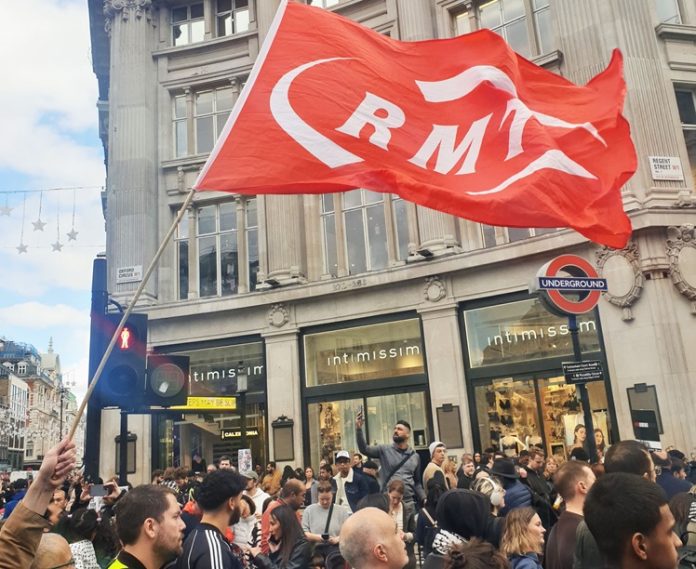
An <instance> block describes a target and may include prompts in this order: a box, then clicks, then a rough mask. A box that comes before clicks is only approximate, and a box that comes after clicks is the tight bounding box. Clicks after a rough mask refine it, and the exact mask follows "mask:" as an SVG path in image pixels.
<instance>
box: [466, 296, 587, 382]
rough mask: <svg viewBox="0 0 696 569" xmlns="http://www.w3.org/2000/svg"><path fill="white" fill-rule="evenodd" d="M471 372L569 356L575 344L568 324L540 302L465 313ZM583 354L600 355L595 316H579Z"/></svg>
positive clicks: (505, 305) (528, 302) (518, 302)
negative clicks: (491, 366) (490, 366)
mask: <svg viewBox="0 0 696 569" xmlns="http://www.w3.org/2000/svg"><path fill="white" fill-rule="evenodd" d="M464 326H465V328H466V340H467V344H468V347H469V362H470V366H471V367H472V368H476V367H485V366H489V365H500V364H509V363H517V362H523V361H528V360H532V359H543V358H553V357H559V356H570V355H572V353H573V344H572V340H571V336H570V330H569V329H568V320H567V319H566V318H561V317H559V316H555V315H553V314H551V313H550V312H548V311H547V310H546V309H545V308H544V307H543V305H542V304H541V303H540V302H539V301H538V300H537V299H531V298H530V299H525V300H520V301H517V302H509V303H505V304H498V305H495V306H487V307H485V308H476V309H472V310H466V311H464ZM578 331H579V334H578V335H579V338H580V347H581V349H582V351H583V352H596V351H599V349H600V345H599V335H598V333H597V332H598V326H597V322H596V321H595V316H594V313H589V314H585V315H582V316H578Z"/></svg>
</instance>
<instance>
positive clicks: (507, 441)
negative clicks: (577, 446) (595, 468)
mask: <svg viewBox="0 0 696 569" xmlns="http://www.w3.org/2000/svg"><path fill="white" fill-rule="evenodd" d="M475 393H476V405H477V411H478V423H479V433H480V437H481V448H482V449H485V448H488V447H493V448H495V449H497V450H499V451H501V452H503V453H504V454H505V455H506V456H516V455H518V454H519V453H520V451H522V450H525V449H529V448H531V447H533V446H537V447H540V448H543V449H544V451H545V452H546V454H547V455H548V456H554V455H555V456H557V457H558V458H559V459H562V460H566V459H567V458H568V454H569V453H570V450H571V447H572V445H573V432H574V430H575V427H576V426H577V425H582V424H583V423H584V415H583V409H582V404H581V402H580V399H579V396H578V392H577V390H576V386H575V385H571V384H566V383H565V382H564V380H563V377H562V376H560V377H550V378H538V379H527V380H515V379H512V378H505V379H498V380H493V381H492V382H491V383H488V384H483V385H479V386H477V387H476V392H475ZM588 394H589V400H590V406H591V407H592V416H593V422H594V427H595V428H597V429H600V430H601V431H602V434H603V435H606V437H610V435H609V433H611V429H610V418H609V415H608V412H607V408H608V402H607V394H606V388H605V386H604V384H603V382H591V383H589V384H588ZM539 404H540V406H539ZM605 440H608V438H607V439H605Z"/></svg>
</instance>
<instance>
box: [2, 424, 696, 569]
mask: <svg viewBox="0 0 696 569" xmlns="http://www.w3.org/2000/svg"><path fill="white" fill-rule="evenodd" d="M362 426H363V425H362V417H360V416H358V418H357V420H356V428H357V442H358V450H357V451H356V452H353V453H349V452H347V451H339V452H337V453H336V455H335V457H334V460H333V464H331V463H329V462H328V461H322V463H321V464H320V465H319V467H318V469H317V470H316V476H315V470H314V468H312V467H310V466H307V467H305V468H293V467H291V466H286V467H285V468H284V469H282V470H281V469H280V468H278V467H277V466H276V464H275V463H273V462H270V463H268V464H267V465H266V468H265V469H263V468H261V466H257V467H256V468H254V469H253V470H249V471H245V472H237V471H236V469H235V468H234V467H233V464H232V461H231V460H230V458H229V457H227V456H223V457H220V458H219V460H218V461H217V464H216V465H215V464H211V465H207V464H206V463H205V461H204V460H203V459H202V458H201V457H200V456H198V455H194V456H193V460H192V467H189V468H170V469H167V470H166V471H156V472H154V473H153V476H152V481H151V484H147V485H141V486H138V487H136V488H132V487H130V486H128V485H126V486H119V484H118V480H117V479H115V478H114V479H107V480H106V481H102V480H98V479H97V480H89V479H85V478H84V477H83V476H82V475H81V473H80V471H79V470H76V469H75V468H74V462H75V457H74V447H73V445H72V444H71V443H70V442H69V441H63V442H62V443H60V444H59V445H58V446H57V447H55V448H54V449H52V450H51V451H50V452H49V453H48V454H47V455H46V457H45V460H44V463H43V465H42V467H41V469H40V471H39V472H38V473H36V476H35V478H34V480H33V481H32V483H31V484H27V483H26V482H24V483H23V482H20V483H19V484H15V488H14V495H13V496H11V497H9V499H8V500H7V503H6V504H5V516H4V521H3V525H2V529H1V530H0V569H1V568H2V567H13V568H16V567H20V568H22V567H27V568H31V569H63V568H65V569H71V568H72V567H75V568H77V569H106V568H109V569H123V568H137V569H143V568H144V569H160V568H162V567H165V566H166V567H171V568H173V569H203V568H212V569H253V568H256V569H319V568H326V569H347V568H349V567H352V568H354V569H372V568H376V567H379V568H383V569H403V568H408V569H413V568H415V567H417V566H419V565H420V566H422V567H423V568H424V569H439V568H443V569H444V568H447V569H478V568H485V567H491V568H497V569H504V568H511V569H542V568H544V569H603V568H605V567H615V568H622V569H628V568H637V567H641V568H653V567H654V568H655V569H658V568H659V569H663V568H664V569H674V568H676V567H678V566H679V567H689V566H690V565H688V563H694V562H695V561H696V554H695V552H696V485H695V480H694V477H696V468H692V464H690V463H689V462H687V461H686V460H685V456H684V455H683V454H682V453H680V452H679V451H676V450H671V451H670V452H649V451H648V449H647V448H646V447H645V446H644V445H643V444H641V443H640V442H637V441H632V440H626V441H621V442H617V443H615V444H614V445H612V446H606V447H605V448H603V449H602V454H601V455H600V456H599V460H597V461H596V462H595V463H594V464H591V463H590V462H589V461H587V460H583V456H582V454H581V453H579V452H578V453H576V454H575V456H574V458H573V459H569V460H567V461H559V460H558V459H556V458H553V457H546V456H545V454H544V452H543V450H542V449H540V448H536V447H532V448H531V449H530V450H529V451H528V452H523V453H520V456H515V457H509V456H506V455H504V454H502V453H497V452H495V451H494V450H493V449H487V450H486V451H484V452H481V453H478V452H477V453H473V454H464V455H463V456H462V457H461V458H460V460H459V463H458V464H455V461H453V460H451V458H450V457H448V453H447V449H446V447H445V445H444V444H443V443H442V442H440V441H434V442H432V444H431V445H430V447H429V451H430V452H429V454H430V461H429V462H428V464H423V465H421V464H420V458H419V456H418V454H417V453H416V452H415V451H414V449H413V448H412V447H411V444H410V437H411V428H410V425H409V424H408V422H406V421H399V422H398V423H397V424H396V425H395V427H394V432H393V440H392V441H391V442H390V443H388V444H382V445H368V444H367V443H366V441H365V437H364V434H363V433H362ZM358 451H359V452H358ZM694 566H695V567H696V565H694Z"/></svg>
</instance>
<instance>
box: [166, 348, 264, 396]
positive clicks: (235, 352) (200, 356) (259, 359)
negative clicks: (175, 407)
mask: <svg viewBox="0 0 696 569" xmlns="http://www.w3.org/2000/svg"><path fill="white" fill-rule="evenodd" d="M178 353H181V354H183V355H187V356H189V358H190V365H189V405H188V407H191V408H201V404H200V403H198V402H199V401H201V400H205V401H208V402H209V403H207V404H206V405H205V407H206V408H219V409H221V410H223V409H233V408H234V406H233V405H231V401H234V397H236V396H237V395H238V393H237V392H238V387H239V386H238V378H239V375H240V374H244V375H246V377H247V394H248V395H249V396H251V395H254V394H263V393H264V392H265V390H266V365H265V359H264V349H263V343H262V342H250V343H248V344H235V345H230V346H221V347H215V348H203V349H198V350H190V351H187V352H178Z"/></svg>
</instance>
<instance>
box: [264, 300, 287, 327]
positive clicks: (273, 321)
mask: <svg viewBox="0 0 696 569" xmlns="http://www.w3.org/2000/svg"><path fill="white" fill-rule="evenodd" d="M288 320H290V314H289V312H288V309H287V307H286V306H285V305H284V304H274V305H272V306H271V308H270V310H269V311H268V323H269V324H270V325H271V326H273V327H274V328H282V327H283V326H285V325H286V324H287V323H288Z"/></svg>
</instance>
